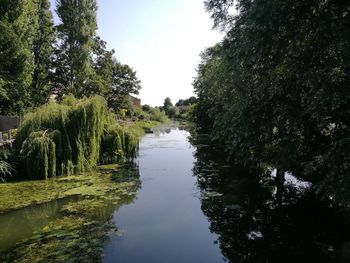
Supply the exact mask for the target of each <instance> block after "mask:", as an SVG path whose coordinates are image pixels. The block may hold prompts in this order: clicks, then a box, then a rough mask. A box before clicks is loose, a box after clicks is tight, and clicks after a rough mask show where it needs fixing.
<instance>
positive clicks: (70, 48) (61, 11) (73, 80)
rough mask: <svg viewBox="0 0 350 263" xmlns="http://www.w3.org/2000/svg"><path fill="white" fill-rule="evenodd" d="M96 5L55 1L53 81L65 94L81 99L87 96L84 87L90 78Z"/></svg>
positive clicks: (94, 3)
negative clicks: (55, 34)
mask: <svg viewBox="0 0 350 263" xmlns="http://www.w3.org/2000/svg"><path fill="white" fill-rule="evenodd" d="M96 12H97V4H96V1H95V0H86V1H85V0H84V1H73V0H59V1H57V14H58V16H59V18H60V19H61V22H62V23H61V24H59V25H58V26H57V31H58V34H57V36H58V42H57V50H56V61H55V67H56V74H55V76H56V79H55V81H56V82H57V83H59V84H60V85H61V86H62V87H64V90H65V94H67V93H72V94H74V95H75V96H78V97H81V96H83V95H89V94H86V93H85V92H88V93H90V92H89V90H88V89H87V90H86V88H87V87H89V86H90V84H91V82H92V79H93V75H94V72H93V69H92V65H91V61H90V55H91V51H92V48H93V46H94V40H93V38H94V37H95V33H96V30H97V22H96Z"/></svg>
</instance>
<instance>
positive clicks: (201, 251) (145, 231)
mask: <svg viewBox="0 0 350 263" xmlns="http://www.w3.org/2000/svg"><path fill="white" fill-rule="evenodd" d="M188 136H189V133H188V132H186V131H183V130H179V129H177V128H171V129H168V130H165V132H156V133H154V134H147V135H146V136H144V137H143V138H142V139H141V141H140V152H139V158H138V164H139V171H140V180H141V181H142V187H141V189H140V190H139V192H138V195H137V200H136V201H135V202H134V203H133V204H131V205H128V206H123V207H121V208H120V209H119V210H118V211H117V212H115V214H114V215H113V221H114V222H115V224H116V225H117V227H118V229H119V232H120V233H121V235H118V236H115V237H113V238H112V240H111V242H110V243H109V244H108V245H107V246H106V247H105V251H104V254H105V257H104V262H128V263H133V262H202V263H205V262H208V263H209V262H210V263H215V262H223V256H222V254H221V252H220V248H219V246H218V244H216V243H215V241H216V240H217V238H218V237H217V235H215V234H213V233H211V232H210V230H209V222H208V220H207V218H206V216H205V215H204V214H203V212H202V210H201V201H200V199H199V189H198V188H197V186H196V178H195V177H193V175H192V168H193V162H194V157H193V153H194V148H193V147H191V145H190V144H189V142H188V140H187V137H188Z"/></svg>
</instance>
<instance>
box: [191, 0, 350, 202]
mask: <svg viewBox="0 0 350 263" xmlns="http://www.w3.org/2000/svg"><path fill="white" fill-rule="evenodd" d="M233 4H234V1H223V0H208V1H206V7H207V9H208V10H209V11H210V12H212V17H213V18H214V20H215V25H216V26H217V27H221V28H225V30H226V36H225V39H224V41H223V42H222V44H221V45H219V46H218V47H216V48H215V49H211V50H210V51H207V52H206V53H205V54H204V59H203V63H202V64H201V65H200V67H199V74H198V77H197V79H196V81H195V88H196V90H197V94H198V97H199V105H198V108H197V109H198V111H197V121H198V122H199V124H200V125H199V126H200V128H201V129H202V130H203V131H204V132H208V133H210V134H211V137H212V138H213V140H214V141H215V142H216V143H217V144H221V145H222V148H223V149H224V150H225V151H226V152H227V154H228V156H229V157H230V159H234V160H239V161H247V160H250V161H253V162H260V163H261V162H262V163H265V164H268V165H270V166H274V167H277V168H279V169H280V170H281V171H283V170H289V171H292V172H294V174H295V175H297V176H300V177H302V178H306V179H308V180H311V181H314V182H315V183H318V185H319V186H324V187H323V188H322V189H323V190H324V191H325V192H326V193H327V194H328V195H332V196H336V197H337V198H338V199H342V197H346V198H347V199H348V200H350V198H349V197H350V196H348V195H349V194H347V193H346V190H344V191H343V190H342V189H343V188H342V187H341V185H342V184H344V183H350V180H349V179H347V176H346V175H347V174H348V173H349V168H348V167H350V166H349V165H344V164H349V163H350V160H349V158H348V157H347V156H348V155H347V154H346V153H347V152H348V151H349V149H350V143H349V136H350V128H349V127H350V125H349V118H348V116H349V112H348V111H349V105H350V92H349V90H348V87H349V82H350V78H349V68H350V49H349V47H350V39H349V37H348V36H349V35H350V31H349V30H350V17H349V16H350V14H349V11H348V10H349V3H348V2H346V1H345V2H344V1H326V2H321V1H317V0H312V1H303V0H297V1H295V0H293V1H292V0H287V1H277V0H269V1H265V0H256V1H251V0H240V1H237V6H236V7H237V14H236V15H234V16H233V15H232V12H229V11H228V10H230V8H232V7H233ZM207 116H209V119H208V118H207ZM330 164H331V165H330ZM333 171H336V172H333ZM333 186H336V187H333ZM320 189H321V188H320Z"/></svg>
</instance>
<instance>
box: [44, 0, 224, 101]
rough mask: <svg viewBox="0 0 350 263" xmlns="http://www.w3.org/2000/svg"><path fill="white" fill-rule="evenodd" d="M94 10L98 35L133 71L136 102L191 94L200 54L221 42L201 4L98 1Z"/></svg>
mask: <svg viewBox="0 0 350 263" xmlns="http://www.w3.org/2000/svg"><path fill="white" fill-rule="evenodd" d="M51 2H52V5H53V6H54V2H55V0H51ZM98 6H99V9H98V14H97V17H98V27H99V29H98V35H100V36H101V37H102V39H104V40H105V41H107V46H108V48H109V49H114V50H115V51H116V57H117V59H118V60H119V61H120V62H122V63H125V64H128V65H130V66H131V67H133V68H134V70H136V71H137V75H138V77H139V79H140V80H141V84H142V90H141V92H140V95H139V97H140V98H141V100H142V104H151V105H153V106H156V105H162V104H163V101H164V99H165V97H170V98H171V99H172V101H173V102H174V103H175V102H176V101H178V100H179V99H185V98H188V97H190V96H192V95H193V89H192V85H191V83H192V81H193V77H194V76H195V75H196V72H195V68H196V66H197V64H198V62H199V54H200V52H201V51H203V50H204V49H205V48H206V47H209V46H212V45H213V44H215V43H216V42H218V41H220V39H221V35H220V33H219V32H217V31H213V30H211V28H212V21H211V20H210V18H209V14H208V13H206V12H205V11H204V5H203V0H99V1H98Z"/></svg>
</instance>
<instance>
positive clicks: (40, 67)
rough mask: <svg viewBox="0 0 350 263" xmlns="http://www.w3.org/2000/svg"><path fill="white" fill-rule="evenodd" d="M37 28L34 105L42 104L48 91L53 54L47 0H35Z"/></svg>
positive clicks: (33, 50)
mask: <svg viewBox="0 0 350 263" xmlns="http://www.w3.org/2000/svg"><path fill="white" fill-rule="evenodd" d="M36 5H37V12H38V14H37V19H38V21H37V24H38V29H37V32H36V34H35V37H34V41H33V47H32V52H33V56H34V71H33V81H32V85H31V101H32V104H33V105H34V106H39V105H41V104H43V103H44V102H45V101H46V100H47V97H48V93H49V91H50V70H51V64H52V55H53V41H54V31H53V18H52V13H51V10H50V2H49V1H48V0H37V2H36Z"/></svg>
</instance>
